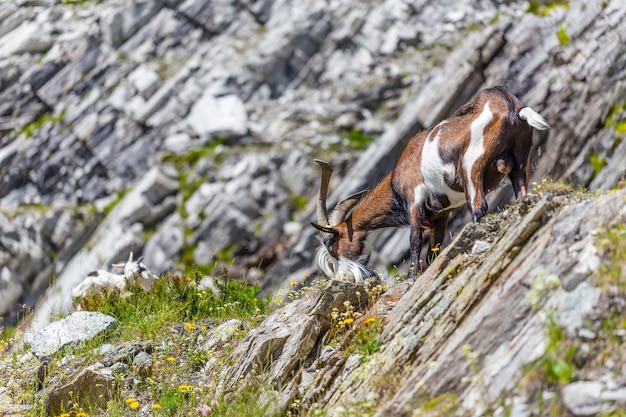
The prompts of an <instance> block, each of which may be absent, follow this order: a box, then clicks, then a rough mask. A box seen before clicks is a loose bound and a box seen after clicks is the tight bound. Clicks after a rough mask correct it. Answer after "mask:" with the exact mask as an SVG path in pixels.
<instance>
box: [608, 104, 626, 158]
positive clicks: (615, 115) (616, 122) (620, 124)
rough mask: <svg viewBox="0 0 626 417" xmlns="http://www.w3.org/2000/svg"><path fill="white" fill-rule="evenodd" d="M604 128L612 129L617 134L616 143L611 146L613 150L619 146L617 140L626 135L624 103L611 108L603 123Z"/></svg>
mask: <svg viewBox="0 0 626 417" xmlns="http://www.w3.org/2000/svg"><path fill="white" fill-rule="evenodd" d="M604 126H605V127H607V128H612V129H613V130H615V132H616V133H617V136H618V139H617V142H616V143H614V144H613V149H615V148H616V147H617V145H618V144H619V140H621V138H622V137H623V136H624V135H626V103H622V104H618V105H615V106H613V107H612V108H611V111H610V112H609V115H608V116H607V118H606V120H605V121H604Z"/></svg>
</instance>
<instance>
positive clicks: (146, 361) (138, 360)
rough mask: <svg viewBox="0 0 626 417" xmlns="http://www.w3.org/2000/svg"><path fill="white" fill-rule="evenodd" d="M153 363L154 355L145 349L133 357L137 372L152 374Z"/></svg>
mask: <svg viewBox="0 0 626 417" xmlns="http://www.w3.org/2000/svg"><path fill="white" fill-rule="evenodd" d="M153 364H154V359H153V358H152V355H150V354H148V353H146V352H144V351H141V352H139V353H138V354H137V355H136V356H135V358H134V359H133V366H134V367H135V369H136V370H137V373H138V374H139V375H142V376H147V375H150V373H151V371H152V365H153Z"/></svg>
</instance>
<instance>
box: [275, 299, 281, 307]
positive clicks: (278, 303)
mask: <svg viewBox="0 0 626 417" xmlns="http://www.w3.org/2000/svg"><path fill="white" fill-rule="evenodd" d="M282 303H283V300H281V299H280V298H277V299H275V300H274V304H276V305H278V306H279V305H281V304H282Z"/></svg>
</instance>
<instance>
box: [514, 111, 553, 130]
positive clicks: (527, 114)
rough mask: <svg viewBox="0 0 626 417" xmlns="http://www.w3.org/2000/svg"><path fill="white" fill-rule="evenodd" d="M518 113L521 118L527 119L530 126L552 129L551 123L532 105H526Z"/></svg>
mask: <svg viewBox="0 0 626 417" xmlns="http://www.w3.org/2000/svg"><path fill="white" fill-rule="evenodd" d="M518 115H519V118H520V119H522V120H525V121H526V123H528V124H529V125H530V127H534V128H535V129H537V130H546V129H550V125H549V124H548V122H546V119H544V118H543V116H542V115H540V114H539V113H537V112H536V111H534V110H533V109H531V108H530V107H524V108H523V109H521V110H520V111H519V113H518Z"/></svg>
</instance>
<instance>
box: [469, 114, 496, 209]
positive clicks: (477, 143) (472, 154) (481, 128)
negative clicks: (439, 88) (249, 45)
mask: <svg viewBox="0 0 626 417" xmlns="http://www.w3.org/2000/svg"><path fill="white" fill-rule="evenodd" d="M492 120H493V113H492V112H491V110H490V109H489V102H486V103H485V107H484V108H483V111H482V112H481V113H480V116H478V117H477V118H476V120H474V121H473V122H472V125H471V127H470V135H471V136H470V144H469V147H468V148H467V151H466V152H465V155H463V170H464V171H465V176H466V178H467V185H466V186H467V192H468V194H469V199H470V204H472V205H473V204H474V199H475V198H476V187H475V186H474V183H473V182H472V168H473V167H474V164H475V163H476V161H478V159H479V158H480V157H481V156H482V155H483V154H484V153H485V146H484V143H483V142H484V139H485V129H486V128H487V125H489V123H490V122H491V121H492Z"/></svg>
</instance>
